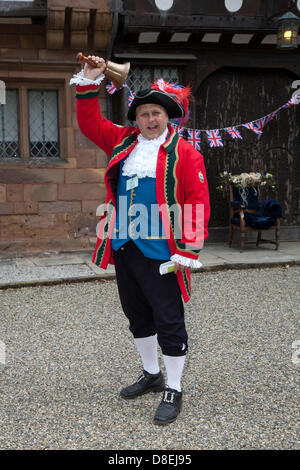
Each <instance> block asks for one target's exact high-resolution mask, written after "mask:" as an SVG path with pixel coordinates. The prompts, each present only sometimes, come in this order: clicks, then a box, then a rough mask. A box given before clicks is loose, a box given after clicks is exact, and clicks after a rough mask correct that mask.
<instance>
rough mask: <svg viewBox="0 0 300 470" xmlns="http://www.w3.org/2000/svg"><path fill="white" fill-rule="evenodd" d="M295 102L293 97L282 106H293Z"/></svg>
mask: <svg viewBox="0 0 300 470" xmlns="http://www.w3.org/2000/svg"><path fill="white" fill-rule="evenodd" d="M294 104H295V103H294V101H293V99H292V98H291V99H290V100H288V102H287V103H285V104H284V105H283V106H282V107H283V108H290V107H291V106H293V105H294Z"/></svg>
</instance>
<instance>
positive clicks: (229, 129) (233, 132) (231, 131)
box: [225, 127, 243, 139]
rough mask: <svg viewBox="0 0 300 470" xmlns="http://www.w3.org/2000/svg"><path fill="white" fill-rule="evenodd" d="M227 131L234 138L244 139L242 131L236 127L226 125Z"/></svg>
mask: <svg viewBox="0 0 300 470" xmlns="http://www.w3.org/2000/svg"><path fill="white" fill-rule="evenodd" d="M225 131H226V132H228V134H229V135H230V136H231V137H232V138H233V139H242V138H243V137H242V136H241V134H240V131H238V130H237V128H236V127H226V129H225Z"/></svg>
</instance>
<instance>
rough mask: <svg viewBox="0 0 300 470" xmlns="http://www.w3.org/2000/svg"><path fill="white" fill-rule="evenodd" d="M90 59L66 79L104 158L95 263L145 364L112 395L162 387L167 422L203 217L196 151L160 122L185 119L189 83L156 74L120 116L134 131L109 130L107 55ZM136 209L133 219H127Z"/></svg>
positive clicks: (176, 389) (206, 211) (206, 210)
mask: <svg viewBox="0 0 300 470" xmlns="http://www.w3.org/2000/svg"><path fill="white" fill-rule="evenodd" d="M92 59H93V60H94V61H96V62H98V63H99V65H100V67H98V68H94V67H91V66H90V65H88V64H86V65H85V67H84V70H83V71H82V72H80V73H79V74H77V75H76V76H75V77H74V78H73V79H72V80H71V84H72V83H75V84H76V97H77V98H78V99H77V118H78V124H79V127H80V129H81V131H82V132H83V134H84V135H86V136H87V137H88V138H89V139H90V140H92V141H93V142H94V143H96V144H97V145H98V146H99V147H100V148H102V149H103V150H104V151H105V152H106V153H107V154H108V155H109V157H110V160H109V164H108V168H107V171H106V173H105V184H106V189H107V198H106V210H105V212H104V214H103V216H102V217H101V218H100V223H99V230H98V234H97V235H98V240H97V244H96V248H95V253H94V257H93V261H94V262H95V263H96V264H97V265H98V266H100V267H102V268H104V269H106V267H107V265H108V263H114V264H115V268H116V277H117V284H118V290H119V295H120V300H121V304H122V308H123V311H124V313H125V315H126V317H127V318H128V320H129V329H130V331H131V332H132V334H133V337H134V342H135V344H136V347H137V350H138V352H139V354H140V357H141V360H142V364H143V373H142V375H141V376H140V377H139V378H138V380H137V381H136V382H135V383H134V384H132V385H129V386H127V387H125V388H123V389H122V390H121V392H120V395H121V397H122V398H124V399H133V398H136V397H138V396H140V395H143V394H145V393H149V392H159V391H163V392H164V393H163V397H162V401H161V403H160V405H159V407H158V408H157V410H156V413H155V416H154V423H155V424H168V423H170V422H172V421H174V420H175V419H176V418H177V416H178V413H179V412H180V409H181V404H182V390H181V377H182V373H183V368H184V362H185V356H186V353H187V349H188V342H187V338H188V337H187V332H186V328H185V322H184V309H183V302H182V298H181V296H182V297H183V299H184V301H185V302H187V301H188V300H189V298H190V295H191V285H190V268H197V267H200V266H201V263H200V262H199V261H198V257H199V253H200V250H201V248H202V245H203V241H204V239H205V238H206V237H207V225H208V220H209V215H210V206H209V194H208V185H207V181H206V173H205V167H204V162H203V157H202V155H201V154H200V153H199V152H197V151H196V150H195V149H194V148H193V147H192V146H191V145H190V144H189V143H187V142H186V141H185V140H184V139H182V138H181V137H179V135H178V134H177V133H176V132H175V131H174V129H173V128H172V127H171V126H169V125H168V121H169V119H173V118H184V116H185V114H186V112H187V108H188V96H189V88H188V87H187V88H185V89H184V88H180V87H177V86H174V85H173V84H168V83H167V82H165V81H164V80H162V79H160V80H157V82H155V83H154V84H152V85H151V86H150V88H148V89H146V90H141V91H140V92H138V93H137V94H136V96H135V98H134V100H133V102H132V104H131V106H130V108H129V112H128V119H129V120H131V121H136V123H137V126H138V127H130V126H117V125H115V124H113V123H112V122H111V121H109V120H107V119H105V118H104V117H103V116H102V115H101V113H100V109H99V103H98V93H99V87H100V82H101V81H102V79H103V78H104V75H103V72H104V70H105V61H104V60H103V59H102V58H99V57H95V56H92ZM137 207H138V211H139V217H136V218H135V219H133V216H134V215H136V212H137V211H136V208H137ZM155 214H156V215H158V217H156V216H155ZM137 221H138V223H137ZM137 226H139V228H140V230H139V231H138V230H137ZM149 229H150V236H149ZM153 233H154V236H153ZM170 260H171V261H173V263H174V272H170V273H168V274H166V275H161V274H160V265H161V264H163V263H165V262H166V261H170ZM158 344H159V346H160V348H161V350H162V355H163V361H164V365H165V368H166V373H167V383H166V384H165V380H164V377H163V375H162V373H161V371H160V367H159V362H158V355H157V346H158Z"/></svg>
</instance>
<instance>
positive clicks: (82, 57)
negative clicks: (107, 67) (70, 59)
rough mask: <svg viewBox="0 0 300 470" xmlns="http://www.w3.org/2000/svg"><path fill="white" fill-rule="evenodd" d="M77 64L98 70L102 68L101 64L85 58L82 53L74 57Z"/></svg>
mask: <svg viewBox="0 0 300 470" xmlns="http://www.w3.org/2000/svg"><path fill="white" fill-rule="evenodd" d="M76 60H77V62H84V63H85V64H89V65H90V66H91V67H96V68H100V67H102V66H103V62H96V61H95V60H93V59H90V58H89V57H86V56H85V55H84V54H83V53H82V52H78V54H77V56H76Z"/></svg>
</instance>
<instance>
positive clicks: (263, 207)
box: [229, 183, 285, 252]
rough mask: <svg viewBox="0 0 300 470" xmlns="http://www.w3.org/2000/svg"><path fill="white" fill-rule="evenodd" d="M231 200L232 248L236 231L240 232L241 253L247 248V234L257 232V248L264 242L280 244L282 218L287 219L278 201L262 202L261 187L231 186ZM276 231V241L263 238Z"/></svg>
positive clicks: (230, 238)
mask: <svg viewBox="0 0 300 470" xmlns="http://www.w3.org/2000/svg"><path fill="white" fill-rule="evenodd" d="M229 191H230V200H229V214H230V220H229V246H232V241H233V233H234V230H238V231H239V232H240V251H241V252H242V251H243V250H244V247H245V234H246V232H257V240H256V246H258V245H259V243H262V242H268V243H273V244H275V245H276V246H275V250H278V247H279V243H280V241H279V240H280V218H285V216H284V213H283V210H282V208H281V206H280V204H279V202H278V201H276V200H274V199H267V200H263V201H260V192H259V185H258V184H255V185H254V186H250V187H246V188H241V187H237V186H235V185H234V184H233V183H232V184H230V187H229ZM271 230H274V231H275V241H273V240H265V239H263V238H262V232H265V231H271Z"/></svg>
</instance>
